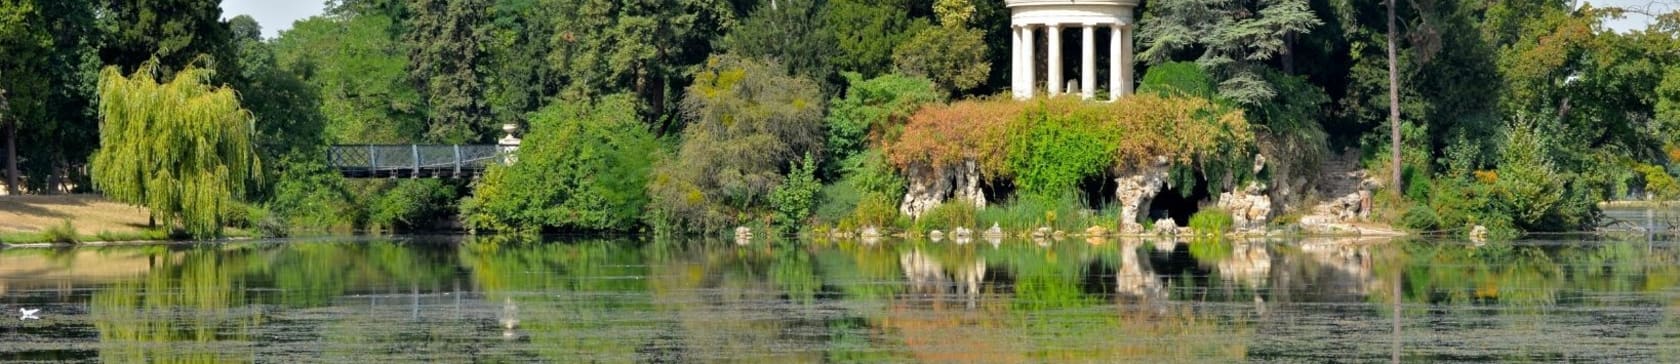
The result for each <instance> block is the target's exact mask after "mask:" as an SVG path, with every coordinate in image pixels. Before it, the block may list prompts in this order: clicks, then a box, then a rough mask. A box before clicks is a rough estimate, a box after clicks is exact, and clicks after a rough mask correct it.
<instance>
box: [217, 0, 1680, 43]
mask: <svg viewBox="0 0 1680 364" xmlns="http://www.w3.org/2000/svg"><path fill="white" fill-rule="evenodd" d="M1576 1H1577V2H1578V3H1586V4H1592V5H1593V6H1595V7H1608V6H1620V7H1626V8H1633V9H1647V10H1649V11H1651V12H1653V13H1664V12H1668V11H1670V10H1674V9H1680V0H1576ZM325 5H326V1H325V0H222V14H223V15H224V17H226V18H232V17H235V16H239V15H240V14H245V15H250V16H251V17H252V18H256V19H257V24H261V25H262V28H263V37H264V38H275V37H278V36H280V31H281V30H286V29H290V28H291V27H292V22H294V21H297V20H299V19H303V18H308V17H311V16H315V15H319V14H321V10H322V8H323V7H324V6H325ZM1650 22H1651V18H1650V17H1646V16H1643V15H1629V16H1628V17H1627V18H1626V19H1619V20H1611V21H1608V22H1606V25H1608V26H1609V27H1610V28H1611V29H1616V30H1620V31H1627V30H1632V29H1642V28H1644V27H1645V25H1646V24H1649V23H1650Z"/></svg>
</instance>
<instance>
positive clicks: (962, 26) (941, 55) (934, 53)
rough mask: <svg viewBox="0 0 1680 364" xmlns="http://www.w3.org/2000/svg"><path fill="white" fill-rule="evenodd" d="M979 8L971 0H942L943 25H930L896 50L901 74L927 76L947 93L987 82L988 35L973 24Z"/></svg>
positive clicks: (938, 10)
mask: <svg viewBox="0 0 1680 364" xmlns="http://www.w3.org/2000/svg"><path fill="white" fill-rule="evenodd" d="M976 9H977V8H976V7H975V5H974V3H973V2H971V1H970V0H939V1H936V2H934V9H933V10H934V13H935V14H936V15H937V19H938V20H939V26H935V27H927V28H924V29H922V30H921V31H919V32H917V33H916V34H915V35H913V36H911V37H910V39H907V40H905V41H904V42H903V43H899V45H898V47H897V48H894V49H893V67H894V68H896V69H897V71H898V72H899V73H903V74H907V75H912V76H921V77H926V78H927V79H929V80H933V82H934V83H935V84H938V85H939V86H940V88H942V89H945V90H946V91H947V92H962V91H965V90H969V89H972V88H975V87H978V86H980V85H981V84H984V83H985V82H986V79H987V76H989V74H990V72H991V66H990V65H989V64H988V63H987V61H988V58H987V53H988V52H989V50H988V49H987V47H986V39H985V37H986V34H985V32H984V31H982V30H980V29H977V28H974V27H971V26H970V23H971V22H972V21H973V20H974V19H975V12H976Z"/></svg>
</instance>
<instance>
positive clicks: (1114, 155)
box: [886, 95, 1254, 195]
mask: <svg viewBox="0 0 1680 364" xmlns="http://www.w3.org/2000/svg"><path fill="white" fill-rule="evenodd" d="M886 150H887V154H888V156H889V158H890V159H891V160H892V162H893V164H894V165H895V166H897V167H898V168H899V169H900V170H908V169H910V168H912V167H914V166H924V167H933V168H954V167H956V166H958V165H959V164H960V163H963V162H965V161H974V162H976V163H978V164H979V166H980V170H981V173H982V175H985V176H987V177H988V178H1015V179H1016V182H1017V184H1018V186H1019V187H1021V188H1022V189H1023V192H1025V193H1032V194H1041V195H1054V194H1056V193H1060V192H1061V191H1063V190H1065V189H1068V188H1069V187H1071V186H1073V185H1074V184H1076V183H1077V182H1078V181H1079V180H1081V179H1083V178H1085V177H1090V176H1093V175H1097V174H1098V173H1101V172H1103V171H1104V170H1105V169H1111V168H1112V169H1124V168H1128V167H1132V166H1136V165H1141V164H1144V163H1152V159H1153V158H1155V157H1157V156H1164V157H1167V158H1169V159H1171V160H1172V161H1173V162H1174V163H1175V164H1180V165H1195V166H1200V167H1204V168H1202V169H1203V170H1214V169H1227V170H1247V169H1248V166H1249V164H1248V163H1247V161H1249V160H1250V158H1251V157H1252V156H1253V150H1254V136H1253V134H1252V133H1251V132H1250V130H1249V126H1248V123H1247V121H1246V120H1245V119H1244V118H1243V114H1242V112H1241V111H1239V110H1236V109H1232V108H1228V107H1224V106H1221V105H1218V104H1216V103H1214V102H1212V101H1209V100H1206V99H1200V98H1187V97H1159V96H1153V95H1138V96H1134V97H1127V98H1123V99H1120V100H1119V101H1117V102H1112V103H1088V102H1081V101H1078V100H1074V99H1072V98H1058V99H1050V100H1040V101H1037V102H1033V103H1027V102H1019V101H1014V100H1006V99H989V100H980V101H960V102H955V103H951V104H949V105H943V106H930V107H924V108H922V109H921V110H919V111H917V112H916V114H915V115H912V116H911V119H910V123H909V124H907V125H906V126H905V129H904V133H903V134H901V135H900V136H899V138H898V139H897V140H894V141H893V142H891V143H889V144H888V145H887V147H886ZM1209 167H1221V168H1209ZM1210 180H1213V179H1212V178H1210Z"/></svg>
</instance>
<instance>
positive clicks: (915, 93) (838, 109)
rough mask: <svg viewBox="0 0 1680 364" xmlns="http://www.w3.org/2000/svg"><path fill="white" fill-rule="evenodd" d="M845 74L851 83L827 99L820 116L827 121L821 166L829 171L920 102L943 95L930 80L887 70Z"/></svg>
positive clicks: (896, 123)
mask: <svg viewBox="0 0 1680 364" xmlns="http://www.w3.org/2000/svg"><path fill="white" fill-rule="evenodd" d="M845 76H846V80H847V81H848V82H849V83H850V84H851V87H849V88H847V89H846V97H844V98H835V99H834V100H833V101H830V102H829V108H828V116H826V117H824V118H823V122H824V124H826V125H828V139H827V143H826V144H825V145H824V149H823V151H824V152H825V153H827V155H828V157H827V158H825V162H824V163H823V164H824V168H823V169H824V170H825V171H829V172H833V171H835V170H836V169H838V168H841V167H842V166H841V162H842V161H845V160H847V159H850V158H851V157H852V156H854V155H857V154H858V153H862V152H863V151H864V148H866V147H868V146H869V144H870V140H871V139H875V138H881V137H883V136H885V135H886V133H890V132H892V131H893V130H895V129H898V128H900V127H902V126H903V125H904V123H905V122H906V121H908V120H909V119H910V115H911V113H914V112H915V111H916V109H917V108H920V107H921V106H922V105H923V104H928V103H934V102H939V101H941V100H942V99H944V97H943V95H942V94H941V93H940V92H939V91H938V90H937V89H935V88H934V86H933V83H932V82H930V81H928V80H927V79H924V78H920V77H912V76H904V75H899V74H887V75H883V76H881V77H876V78H872V79H868V80H864V79H863V76H861V75H858V74H856V73H850V72H848V73H846V74H845ZM877 140H879V139H877Z"/></svg>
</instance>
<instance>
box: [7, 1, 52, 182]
mask: <svg viewBox="0 0 1680 364" xmlns="http://www.w3.org/2000/svg"><path fill="white" fill-rule="evenodd" d="M43 22H44V19H43V18H42V17H41V13H40V9H38V8H37V7H36V5H35V2H34V1H30V0H4V1H0V52H4V53H6V56H5V57H0V129H4V130H0V131H3V132H4V134H5V135H4V137H5V138H6V155H5V158H6V192H7V193H9V194H14V195H15V194H18V192H19V190H18V178H19V177H21V176H20V172H19V170H18V153H17V135H18V128H19V126H20V125H21V124H22V123H23V121H24V120H26V119H31V118H36V117H37V116H38V115H37V114H39V113H40V112H41V111H42V110H41V109H42V108H41V106H42V101H43V99H44V98H45V96H46V95H45V94H46V92H47V89H46V85H45V82H44V81H45V80H43V79H42V77H41V76H42V75H41V74H39V73H40V70H41V69H42V68H44V67H45V64H46V62H47V59H48V56H49V52H51V47H52V38H51V37H49V36H48V35H47V33H46V29H45V28H44V27H42V26H41V25H42V23H43Z"/></svg>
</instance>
